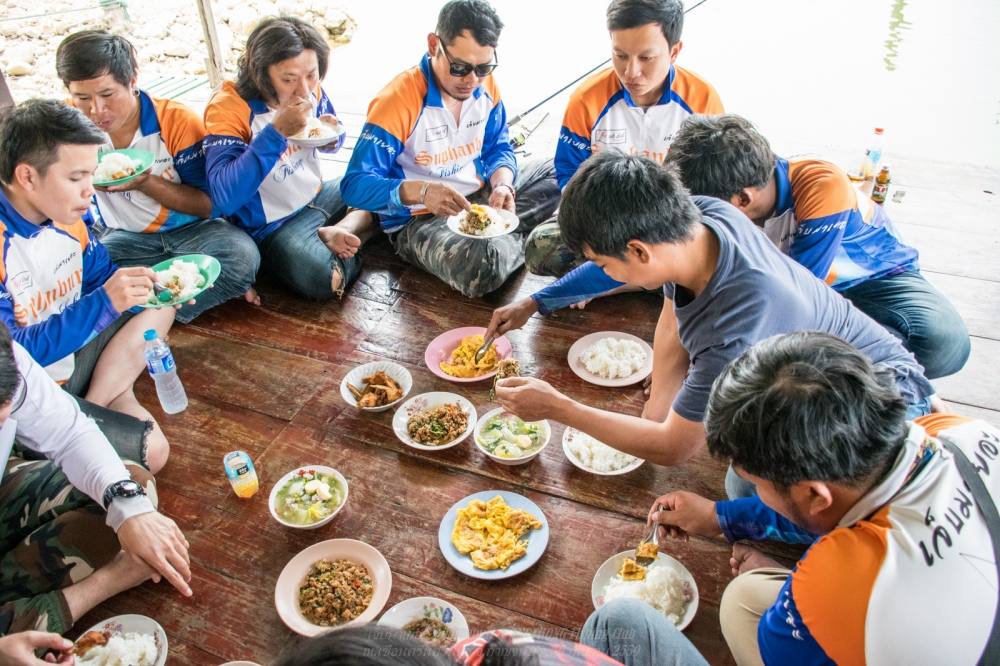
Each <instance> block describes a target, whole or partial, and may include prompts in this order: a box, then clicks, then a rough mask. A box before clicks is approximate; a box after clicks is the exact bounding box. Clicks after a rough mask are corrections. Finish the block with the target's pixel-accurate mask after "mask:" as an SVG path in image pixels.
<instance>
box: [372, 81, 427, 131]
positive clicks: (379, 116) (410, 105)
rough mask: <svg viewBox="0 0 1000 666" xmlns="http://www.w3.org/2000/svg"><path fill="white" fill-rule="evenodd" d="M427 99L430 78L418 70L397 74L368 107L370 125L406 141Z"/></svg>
mask: <svg viewBox="0 0 1000 666" xmlns="http://www.w3.org/2000/svg"><path fill="white" fill-rule="evenodd" d="M426 96H427V79H426V78H424V75H423V72H421V71H420V68H419V67H411V68H410V69H408V70H406V71H405V72H402V73H401V74H398V75H397V76H396V77H395V78H393V79H392V81H390V82H389V83H388V84H387V85H386V86H385V87H384V88H382V90H380V91H379V93H378V94H377V95H376V96H375V98H374V99H373V100H372V101H371V104H369V105H368V118H367V122H369V123H373V124H375V125H378V126H379V127H381V128H382V129H383V130H385V131H387V132H389V133H390V134H392V135H393V136H395V137H396V138H397V139H399V140H400V141H405V140H406V137H407V136H408V135H409V133H410V130H411V129H412V128H413V123H414V122H416V119H417V117H418V116H419V115H420V110H421V109H422V108H423V106H424V98H425V97H426Z"/></svg>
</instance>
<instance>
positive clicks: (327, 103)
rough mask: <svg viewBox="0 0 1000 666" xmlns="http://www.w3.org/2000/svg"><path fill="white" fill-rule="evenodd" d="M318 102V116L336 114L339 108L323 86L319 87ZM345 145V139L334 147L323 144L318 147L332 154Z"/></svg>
mask: <svg viewBox="0 0 1000 666" xmlns="http://www.w3.org/2000/svg"><path fill="white" fill-rule="evenodd" d="M317 98H318V100H319V101H318V102H317V103H316V117H317V118H319V117H320V116H324V115H331V116H336V115H337V110H336V109H335V108H333V102H332V101H331V100H330V96H329V95H327V94H326V91H325V90H323V88H322V87H320V89H319V95H318V96H317ZM343 147H344V142H343V141H338V142H337V145H335V146H334V147H333V148H327V147H326V146H321V147H320V148H318V150H319V151H320V152H323V153H326V154H327V155H332V154H334V153H336V152H337V151H339V150H340V149H341V148H343Z"/></svg>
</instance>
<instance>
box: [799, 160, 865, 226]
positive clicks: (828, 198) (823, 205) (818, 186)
mask: <svg viewBox="0 0 1000 666" xmlns="http://www.w3.org/2000/svg"><path fill="white" fill-rule="evenodd" d="M788 179H789V181H791V185H792V198H793V199H794V200H795V217H797V218H798V219H799V220H811V219H816V218H820V217H827V216H829V215H834V214H836V213H842V212H844V211H846V210H854V209H855V208H857V206H858V196H857V192H856V191H855V189H854V187H853V186H852V185H851V181H850V180H849V179H848V178H847V174H846V173H844V172H843V171H842V170H841V169H840V168H839V167H837V166H836V165H834V164H831V163H830V162H824V161H822V160H799V161H797V162H789V163H788Z"/></svg>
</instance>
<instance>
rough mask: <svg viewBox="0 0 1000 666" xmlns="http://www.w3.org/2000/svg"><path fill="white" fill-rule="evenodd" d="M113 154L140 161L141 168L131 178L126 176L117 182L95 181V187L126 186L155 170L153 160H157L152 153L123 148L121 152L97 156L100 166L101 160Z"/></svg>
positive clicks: (112, 151) (106, 152)
mask: <svg viewBox="0 0 1000 666" xmlns="http://www.w3.org/2000/svg"><path fill="white" fill-rule="evenodd" d="M111 153H121V154H122V155H127V156H129V157H131V158H132V159H133V160H136V161H138V162H139V167H138V168H137V169H136V171H135V173H134V174H132V175H131V176H125V177H124V178H119V179H117V180H94V185H96V186H98V187H114V186H115V185H124V184H125V183H127V182H129V181H132V180H135V179H136V178H138V177H139V176H141V175H142V174H144V173H146V172H147V171H149V170H150V169H152V168H153V160H154V159H155V156H154V155H153V153H151V152H150V151H148V150H142V149H140V148H122V149H121V150H105V151H102V152H100V153H98V155H97V162H98V164H100V161H101V159H103V158H104V156H105V155H110V154H111Z"/></svg>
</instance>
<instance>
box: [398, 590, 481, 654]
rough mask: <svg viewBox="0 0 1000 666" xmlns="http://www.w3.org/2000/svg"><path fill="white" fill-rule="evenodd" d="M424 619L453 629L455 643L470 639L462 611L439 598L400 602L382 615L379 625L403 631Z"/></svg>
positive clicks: (420, 598) (467, 625) (417, 598)
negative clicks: (412, 623)
mask: <svg viewBox="0 0 1000 666" xmlns="http://www.w3.org/2000/svg"><path fill="white" fill-rule="evenodd" d="M424 617H433V618H435V619H437V620H441V621H442V622H444V623H445V625H447V626H448V628H449V629H451V633H452V635H453V636H454V637H455V641H454V642H455V643H458V642H459V641H464V640H465V639H466V638H468V637H469V623H468V622H467V621H466V620H465V616H464V615H462V611H460V610H458V608H457V607H456V606H454V605H452V604H450V603H448V602H447V601H445V600H444V599H438V598H437V597H413V598H412V599H406V600H404V601H400V602H399V603H398V604H396V605H395V606H393V607H392V608H390V609H389V610H387V611H386V612H385V614H384V615H382V618H381V619H380V620H379V621H378V623H379V624H381V625H383V626H386V627H395V628H397V629H402V628H403V627H404V626H406V625H407V624H409V623H410V622H413V621H414V620H419V619H421V618H424Z"/></svg>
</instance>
